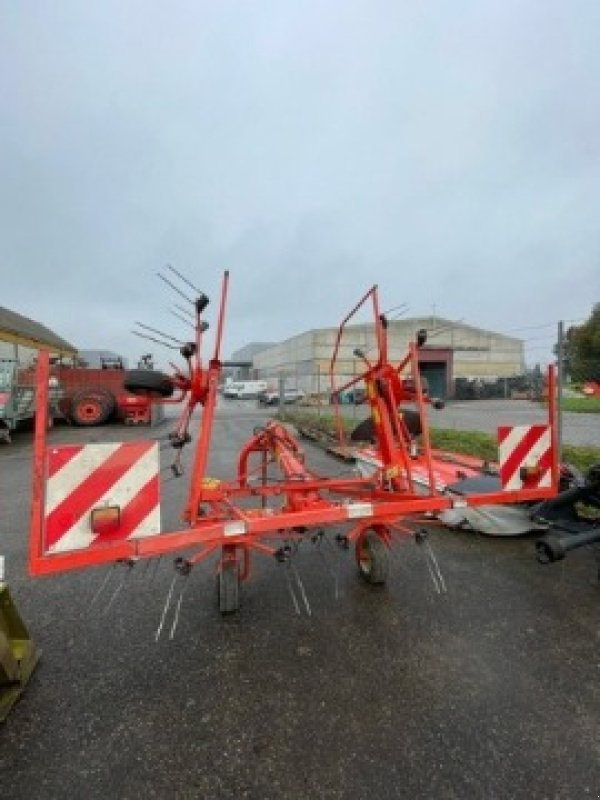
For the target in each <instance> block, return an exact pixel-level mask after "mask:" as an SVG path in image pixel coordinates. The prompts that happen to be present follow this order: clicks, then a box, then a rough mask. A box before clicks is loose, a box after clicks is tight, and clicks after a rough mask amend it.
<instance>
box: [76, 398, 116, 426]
mask: <svg viewBox="0 0 600 800" xmlns="http://www.w3.org/2000/svg"><path fill="white" fill-rule="evenodd" d="M114 410H115V398H114V397H113V396H112V394H111V393H110V392H108V391H107V390H106V389H94V388H90V389H81V390H80V391H79V392H76V393H75V394H74V395H73V398H72V399H71V407H70V411H69V416H70V417H71V419H72V420H73V422H74V423H75V424H76V425H80V426H81V427H84V428H92V427H94V426H95V425H104V423H105V422H107V421H108V419H109V417H110V416H111V414H112V413H113V412H114Z"/></svg>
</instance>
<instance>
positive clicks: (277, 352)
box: [252, 316, 525, 398]
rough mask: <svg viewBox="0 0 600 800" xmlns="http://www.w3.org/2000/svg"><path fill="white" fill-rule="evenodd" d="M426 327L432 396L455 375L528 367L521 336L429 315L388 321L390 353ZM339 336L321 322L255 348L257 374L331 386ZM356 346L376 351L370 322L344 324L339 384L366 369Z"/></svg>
mask: <svg viewBox="0 0 600 800" xmlns="http://www.w3.org/2000/svg"><path fill="white" fill-rule="evenodd" d="M422 328H424V329H426V330H427V334H428V338H427V343H426V344H425V346H424V347H422V348H421V350H420V355H419V361H420V365H421V372H422V374H423V375H424V376H425V377H426V378H427V381H428V384H429V389H430V393H431V395H432V396H435V397H441V398H445V397H449V396H452V395H453V393H454V391H453V390H454V381H455V380H456V379H457V378H468V379H471V380H481V381H482V382H486V381H496V380H497V379H498V378H510V377H513V376H516V375H522V374H523V373H524V371H525V358H524V349H523V341H522V340H521V339H517V338H515V337H513V336H505V335H504V334H501V333H494V332H493V331H488V330H484V329H481V328H475V327H473V326H471V325H466V324H464V323H462V322H452V321H451V320H447V319H443V318H441V317H431V316H428V317H417V318H412V319H402V320H393V321H390V322H389V327H388V337H389V348H390V358H391V359H392V360H398V361H399V360H400V359H401V358H402V357H403V356H404V354H405V353H406V350H407V347H408V343H409V342H410V341H414V338H415V334H416V331H417V330H419V329H422ZM336 336H337V328H321V329H319V330H311V331H307V332H306V333H301V334H299V335H297V336H293V337H292V338H290V339H287V340H286V341H284V342H281V343H279V344H276V345H272V346H270V347H266V348H265V349H262V350H260V351H255V352H254V354H253V357H252V362H253V373H254V376H255V377H257V378H263V379H266V380H272V381H276V380H277V378H279V377H280V376H285V378H286V384H288V385H289V386H293V387H294V388H298V389H302V390H304V391H305V392H307V393H308V394H315V393H318V394H320V393H324V392H327V391H328V390H329V389H330V383H329V369H330V362H331V356H332V353H333V349H334V346H335V341H336ZM356 348H359V349H360V350H362V351H363V352H365V353H366V354H367V357H368V356H369V355H370V356H373V355H375V354H376V353H377V347H376V341H375V332H374V327H373V325H372V324H364V325H351V326H348V327H347V328H346V330H345V332H344V336H343V338H342V342H341V346H340V351H339V356H338V364H337V372H336V375H337V383H338V385H339V384H341V383H343V382H344V381H346V380H349V379H350V378H351V377H352V376H353V375H356V374H359V373H360V372H362V371H363V369H364V364H363V363H362V362H361V361H360V360H359V359H357V358H356V356H355V355H354V350H355V349H356Z"/></svg>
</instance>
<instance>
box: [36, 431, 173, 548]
mask: <svg viewBox="0 0 600 800" xmlns="http://www.w3.org/2000/svg"><path fill="white" fill-rule="evenodd" d="M159 533H160V487H159V455H158V443H156V442H127V443H117V444H88V445H64V446H59V447H52V448H49V450H48V460H47V479H46V491H45V501H44V520H43V532H42V553H41V555H52V554H58V553H70V552H73V551H81V550H96V549H99V548H103V547H106V546H108V545H115V544H118V543H120V542H124V541H127V540H131V539H139V538H141V537H145V536H155V535H156V534H159Z"/></svg>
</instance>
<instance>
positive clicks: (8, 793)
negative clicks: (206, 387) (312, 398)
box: [0, 407, 600, 800]
mask: <svg viewBox="0 0 600 800" xmlns="http://www.w3.org/2000/svg"><path fill="white" fill-rule="evenodd" d="M263 420H264V415H263V414H261V413H260V412H257V411H256V410H253V409H252V408H249V407H231V408H229V407H223V408H222V409H221V410H220V411H219V414H218V418H217V422H216V429H215V452H214V455H213V458H212V461H211V468H210V471H211V474H213V475H216V476H219V477H226V476H228V475H231V472H232V464H233V463H234V458H235V455H236V453H237V450H238V449H239V446H240V445H241V444H242V442H243V441H244V440H245V439H246V438H247V437H248V436H249V435H250V434H251V432H252V429H253V427H254V426H255V425H256V424H260V423H261V421H263ZM165 432H166V431H165V430H164V429H159V431H158V432H154V434H155V435H164V433H165ZM88 433H89V434H92V436H93V438H95V439H96V440H98V441H111V440H117V439H120V438H128V439H129V438H133V437H135V436H138V435H139V431H137V430H135V429H128V428H115V429H110V428H104V429H98V430H95V431H94V432H91V431H90V432H88ZM85 435H86V434H85V432H82V431H80V430H75V429H57V430H55V431H54V432H53V433H52V437H53V440H55V441H80V440H82V439H83V438H85ZM306 449H307V454H308V460H309V462H310V463H311V464H312V465H313V466H315V467H316V468H317V469H320V470H322V471H328V472H330V473H340V472H341V471H344V470H345V469H347V467H346V466H345V465H344V464H340V463H339V462H336V461H332V460H330V459H329V458H328V457H327V456H325V455H323V454H322V453H320V452H319V451H316V450H314V449H313V448H311V447H309V446H307V448H306ZM164 456H165V458H166V459H167V458H170V456H171V452H170V451H169V450H165V451H164ZM30 457H31V448H30V436H29V435H27V434H19V435H18V436H17V437H16V440H15V443H14V444H13V445H12V446H10V447H2V448H1V449H0V502H1V503H2V518H1V521H0V553H4V554H5V555H6V556H7V566H8V575H9V578H10V582H11V587H12V590H13V594H14V595H15V596H16V599H17V601H18V604H19V607H20V610H21V613H22V614H23V616H24V617H25V619H26V621H27V623H28V624H29V627H30V629H31V632H32V634H33V636H34V637H35V639H36V641H37V642H38V644H39V645H40V646H41V648H42V649H43V656H42V660H41V662H40V664H39V667H38V670H37V672H36V674H35V676H34V678H33V680H32V682H31V684H30V686H29V687H28V689H27V692H26V694H25V696H24V697H23V698H22V700H21V701H20V702H19V703H18V705H17V706H16V707H15V708H14V709H13V711H12V713H11V715H10V717H9V718H8V720H7V722H6V723H5V724H4V725H3V726H2V727H0V797H1V798H2V800H20V798H23V799H24V800H25V798H27V800H38V798H39V799H40V800H46V798H48V800H50V799H52V800H55V798H61V800H69V799H70V798H86V799H87V798H90V800H92V799H93V798H103V800H105V799H106V798H135V799H136V800H137V799H138V798H141V797H143V798H256V800H263V798H290V799H293V800H300V799H303V798H307V799H308V798H310V799H311V800H312V798H350V799H352V800H354V798H356V800H362V798H369V800H375V798H377V799H378V800H379V798H381V799H382V800H383V799H385V798H412V799H414V800H417V799H419V798H460V800H465V799H466V800H468V799H469V798H482V800H483V799H484V798H485V800H490V799H492V798H506V799H507V800H508V798H565V799H568V800H571V799H575V798H588V797H589V798H597V797H599V796H600V647H599V645H600V588H599V587H598V584H597V583H596V581H595V560H594V556H593V554H592V553H591V552H590V551H589V550H579V551H576V552H574V553H572V554H571V555H569V557H568V559H567V560H565V561H564V562H561V563H560V564H557V565H553V566H547V567H542V566H540V565H538V564H537V563H536V561H535V557H534V553H533V549H534V548H533V541H534V540H533V539H531V538H524V539H518V540H516V539H513V540H507V539H489V538H484V537H482V536H478V535H473V534H467V533H454V532H448V531H444V530H437V531H433V532H432V534H431V541H432V544H433V547H434V550H435V553H436V555H437V557H438V560H439V563H440V566H441V568H442V571H443V574H444V578H445V581H446V584H447V587H448V593H447V594H446V595H444V596H440V595H438V594H436V592H435V591H434V589H433V586H432V583H431V580H430V578H429V574H428V570H427V566H426V562H425V560H424V558H423V556H422V552H421V551H420V550H419V548H418V547H417V546H416V545H415V544H414V542H412V541H407V542H406V543H404V544H403V545H401V546H399V547H397V548H396V549H395V550H394V557H393V561H392V570H391V576H390V579H389V582H388V584H387V586H386V587H384V588H378V587H370V586H368V585H366V584H364V583H363V582H361V581H360V580H359V579H358V577H357V575H356V567H355V563H354V557H353V554H352V553H350V552H343V551H339V552H335V553H332V554H331V556H330V555H329V553H328V555H327V561H325V562H324V561H323V559H322V558H321V557H320V555H319V553H318V551H317V550H316V548H315V546H313V545H311V544H309V543H307V544H306V545H303V546H302V548H301V550H300V553H299V554H298V556H297V557H296V558H297V560H296V562H295V563H296V565H297V569H298V571H299V573H300V575H301V576H302V579H303V582H304V585H305V587H306V592H307V596H308V599H309V603H310V609H311V616H308V614H307V613H306V609H305V608H303V609H302V614H301V615H297V614H296V613H295V610H294V606H293V604H292V600H291V598H290V595H289V592H288V589H287V584H286V579H285V573H284V572H283V570H284V569H285V568H284V567H281V566H280V565H278V564H276V563H274V562H272V561H271V560H269V559H257V560H255V561H254V569H253V572H252V575H251V579H250V581H249V582H248V583H247V584H245V585H244V587H243V595H242V608H241V612H240V614H239V615H237V616H235V617H230V618H226V619H224V618H222V617H221V616H220V615H219V613H218V611H217V609H216V597H215V584H214V576H213V572H212V568H210V567H202V568H198V570H197V571H195V572H193V573H192V575H191V576H190V578H189V579H188V581H187V584H186V589H185V593H184V596H183V601H182V610H181V618H180V623H179V627H178V629H177V631H176V634H175V637H174V639H173V640H172V641H170V640H169V638H168V630H166V631H165V632H163V636H162V638H161V640H160V641H159V642H158V643H156V642H155V632H156V629H157V626H158V623H159V619H160V615H161V610H162V608H163V604H164V601H165V597H166V594H167V592H168V589H169V586H170V583H171V580H172V576H173V574H174V573H173V569H172V566H171V562H170V560H169V559H167V558H165V559H162V560H161V561H160V562H158V565H157V570H156V572H155V573H154V569H153V567H151V568H150V569H149V570H147V569H146V568H145V566H137V567H136V568H135V569H134V570H133V571H132V573H131V575H130V576H129V578H128V579H127V581H126V584H125V585H124V588H123V591H122V592H121V593H120V594H119V595H118V597H117V598H116V599H115V601H114V602H113V603H112V605H111V606H110V607H109V608H106V604H107V600H108V598H109V597H110V595H111V594H112V591H111V590H110V589H109V591H108V593H106V594H105V595H104V596H103V598H101V600H100V601H99V602H97V603H96V604H94V605H93V606H90V603H91V600H92V598H93V596H94V593H95V591H96V589H97V588H98V586H99V584H100V583H101V581H102V579H103V577H104V576H105V574H106V572H107V570H108V569H110V568H105V567H101V568H95V569H92V570H88V571H84V572H77V573H71V574H65V575H61V576H56V577H50V578H44V579H37V580H32V579H29V578H28V577H27V576H26V548H27V528H28V513H29V494H30V492H29V484H30ZM165 463H167V462H166V461H165ZM167 474H168V473H165V476H166V475H167ZM186 488H187V485H186V482H185V478H183V479H179V480H177V481H175V480H170V481H168V482H167V483H166V484H165V486H164V495H163V497H164V502H163V510H164V523H165V528H166V529H169V527H170V526H172V525H175V524H176V523H177V516H178V511H179V509H180V507H181V504H182V501H183V498H184V496H185V492H186ZM332 568H335V569H336V570H337V573H338V581H339V591H340V594H341V596H340V597H338V598H337V599H336V597H335V584H334V580H333V578H332V575H331V569H332ZM121 569H123V568H122V567H117V568H115V569H114V571H113V574H112V575H111V586H112V587H113V588H114V587H116V585H117V583H118V581H119V580H120V576H121V572H120V570H121Z"/></svg>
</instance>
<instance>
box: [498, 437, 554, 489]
mask: <svg viewBox="0 0 600 800" xmlns="http://www.w3.org/2000/svg"><path fill="white" fill-rule="evenodd" d="M552 460H553V452H552V430H551V428H550V426H549V425H514V426H512V427H508V426H506V427H500V428H498V461H499V465H500V480H501V482H502V488H503V489H504V490H505V491H513V490H518V489H524V488H528V489H543V488H549V487H551V486H552Z"/></svg>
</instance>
